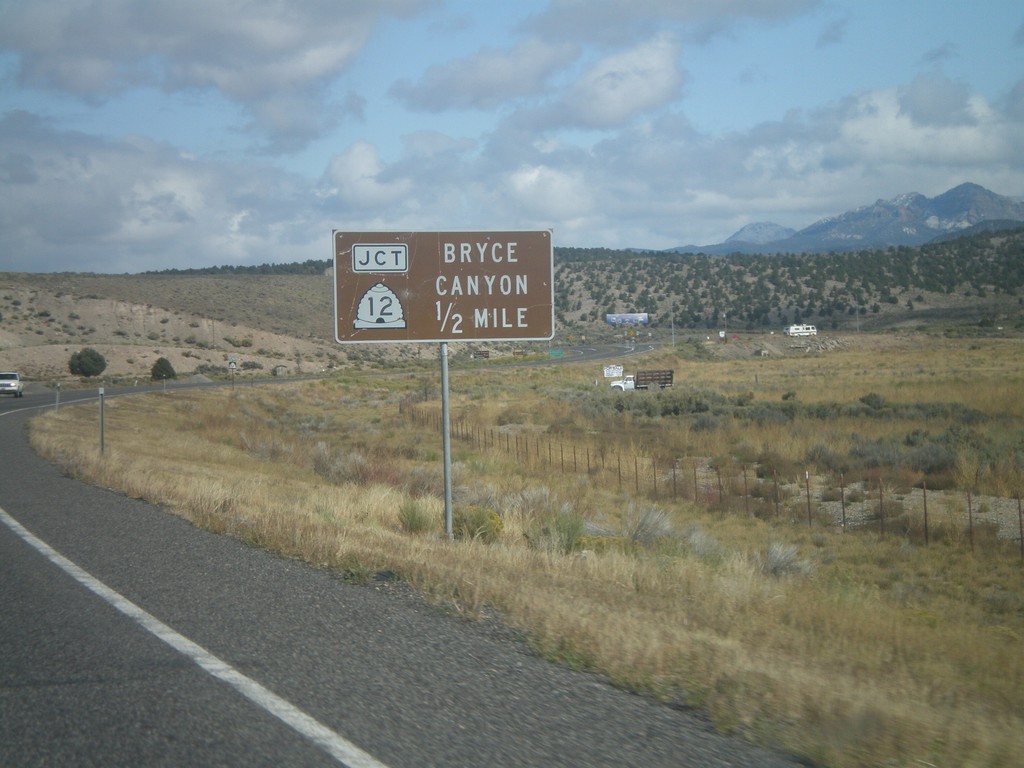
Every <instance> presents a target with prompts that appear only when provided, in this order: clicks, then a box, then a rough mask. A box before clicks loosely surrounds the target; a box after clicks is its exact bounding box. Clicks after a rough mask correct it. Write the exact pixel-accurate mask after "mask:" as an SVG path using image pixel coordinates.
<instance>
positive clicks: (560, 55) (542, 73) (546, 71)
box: [391, 38, 579, 112]
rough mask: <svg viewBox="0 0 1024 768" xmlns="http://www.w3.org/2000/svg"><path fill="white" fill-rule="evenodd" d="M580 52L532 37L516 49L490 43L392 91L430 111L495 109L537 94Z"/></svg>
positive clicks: (410, 102)
mask: <svg viewBox="0 0 1024 768" xmlns="http://www.w3.org/2000/svg"><path fill="white" fill-rule="evenodd" d="M578 52H579V51H578V48H577V46H575V45H572V44H568V43H559V44H549V43H544V42H541V41H540V40H537V39H535V38H530V39H527V40H524V41H522V42H520V43H519V44H517V45H515V46H514V47H512V48H508V49H504V50H498V49H494V48H485V49H483V50H481V51H478V52H477V53H475V54H473V55H472V56H469V57H467V58H464V59H457V60H454V61H449V62H446V63H444V64H437V65H434V66H432V67H430V68H429V69H427V71H426V72H425V73H424V74H423V76H422V77H421V78H420V80H419V81H418V82H415V83H413V82H410V81H409V80H402V81H399V82H397V83H395V84H394V86H393V87H392V88H391V93H392V95H394V96H396V97H397V98H399V99H401V100H403V101H404V102H406V103H407V104H409V106H411V107H412V108H414V109H423V110H427V111H430V112H440V111H442V110H446V109H491V108H493V107H496V106H500V105H501V104H503V103H504V102H506V101H509V100H511V99H517V98H521V97H524V96H532V95H535V94H537V93H538V92H540V91H541V89H542V88H543V86H544V83H545V81H546V80H547V78H548V77H549V76H550V75H551V74H552V73H553V72H555V71H557V70H559V69H561V68H563V67H565V66H566V65H567V64H568V63H569V62H571V61H572V60H573V59H575V58H576V56H577V55H578Z"/></svg>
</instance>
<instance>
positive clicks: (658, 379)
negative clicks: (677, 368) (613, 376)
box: [611, 368, 672, 392]
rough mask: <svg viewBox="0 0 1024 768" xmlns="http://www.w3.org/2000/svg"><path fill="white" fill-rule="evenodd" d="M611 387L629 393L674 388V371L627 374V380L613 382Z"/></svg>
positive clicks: (661, 370)
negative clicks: (637, 390)
mask: <svg viewBox="0 0 1024 768" xmlns="http://www.w3.org/2000/svg"><path fill="white" fill-rule="evenodd" d="M611 386H612V389H617V390H619V391H620V392H628V391H630V390H633V389H649V388H651V387H658V388H659V389H665V388H666V387H671V386H672V370H671V369H668V368H664V369H657V370H650V371H637V372H636V373H629V374H626V377H625V378H622V379H618V380H616V381H613V382H612V385H611Z"/></svg>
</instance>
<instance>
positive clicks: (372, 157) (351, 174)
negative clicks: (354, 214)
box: [327, 141, 413, 208]
mask: <svg viewBox="0 0 1024 768" xmlns="http://www.w3.org/2000/svg"><path fill="white" fill-rule="evenodd" d="M327 177H328V179H329V182H330V184H331V190H330V193H331V194H333V195H336V196H337V197H338V198H339V199H340V200H342V201H344V202H345V203H346V204H347V205H349V206H352V207H356V208H375V207H380V206H388V205H394V204H396V203H398V202H399V201H400V200H401V199H402V198H404V197H405V196H407V195H408V194H409V193H410V192H411V191H412V187H413V185H412V182H411V180H409V179H407V178H397V179H388V178H387V174H386V173H385V172H384V169H383V168H382V166H381V162H380V157H379V156H378V154H377V149H376V148H375V147H374V146H373V145H372V144H370V143H368V142H365V141H360V142H356V143H355V144H353V145H352V146H350V147H349V148H348V149H346V150H345V151H344V152H342V153H341V154H340V155H338V156H337V157H336V158H334V160H333V161H332V162H331V167H330V169H329V170H328V172H327Z"/></svg>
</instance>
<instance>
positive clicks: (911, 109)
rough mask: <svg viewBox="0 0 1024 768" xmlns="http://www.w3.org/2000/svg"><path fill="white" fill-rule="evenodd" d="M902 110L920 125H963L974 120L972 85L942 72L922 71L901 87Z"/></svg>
mask: <svg viewBox="0 0 1024 768" xmlns="http://www.w3.org/2000/svg"><path fill="white" fill-rule="evenodd" d="M899 98H900V112H901V113H902V114H904V115H906V116H907V117H909V118H910V119H911V120H913V121H914V123H915V124H916V125H921V126H927V125H962V124H965V123H971V122H973V121H974V118H973V116H972V115H971V112H970V109H969V99H970V89H969V88H968V87H967V86H966V85H964V84H963V83H954V82H953V81H952V80H950V79H948V78H947V77H945V76H943V75H941V74H930V75H918V76H917V77H915V78H914V80H913V82H911V83H910V84H909V85H907V86H906V87H904V88H901V89H900V97H899Z"/></svg>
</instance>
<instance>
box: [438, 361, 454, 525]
mask: <svg viewBox="0 0 1024 768" xmlns="http://www.w3.org/2000/svg"><path fill="white" fill-rule="evenodd" d="M440 346H441V442H442V444H443V446H444V450H443V453H444V533H445V536H447V537H448V540H449V541H450V540H452V539H454V538H455V533H454V531H453V529H452V424H451V418H450V411H449V404H448V342H447V341H442V342H441V345H440Z"/></svg>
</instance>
